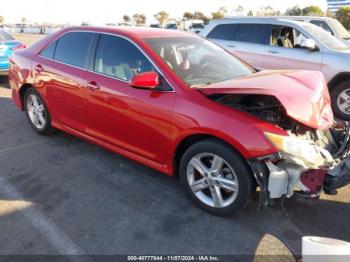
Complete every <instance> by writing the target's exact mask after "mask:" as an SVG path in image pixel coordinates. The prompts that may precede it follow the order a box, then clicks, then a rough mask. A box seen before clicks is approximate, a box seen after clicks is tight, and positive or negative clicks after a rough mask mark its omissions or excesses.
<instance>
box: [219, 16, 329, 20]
mask: <svg viewBox="0 0 350 262" xmlns="http://www.w3.org/2000/svg"><path fill="white" fill-rule="evenodd" d="M230 19H242V20H243V19H247V20H255V19H261V20H266V19H273V20H280V19H283V20H294V19H300V20H304V19H317V20H332V19H334V18H332V17H327V16H233V17H225V18H223V19H222V20H230Z"/></svg>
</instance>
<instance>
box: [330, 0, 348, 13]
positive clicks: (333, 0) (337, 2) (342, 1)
mask: <svg viewBox="0 0 350 262" xmlns="http://www.w3.org/2000/svg"><path fill="white" fill-rule="evenodd" d="M327 3H328V9H329V10H330V11H331V12H333V13H335V12H337V11H338V9H339V8H340V7H343V6H350V0H327Z"/></svg>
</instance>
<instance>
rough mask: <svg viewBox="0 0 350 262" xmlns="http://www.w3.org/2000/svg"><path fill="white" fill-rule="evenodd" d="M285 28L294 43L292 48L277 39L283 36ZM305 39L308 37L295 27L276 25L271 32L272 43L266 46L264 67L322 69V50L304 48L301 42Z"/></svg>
mask: <svg viewBox="0 0 350 262" xmlns="http://www.w3.org/2000/svg"><path fill="white" fill-rule="evenodd" d="M283 28H288V31H289V36H288V38H289V41H290V42H291V43H292V45H293V47H292V48H290V47H284V46H282V45H281V44H280V45H279V44H278V41H277V39H278V38H281V32H282V30H283ZM305 39H307V37H306V36H304V35H303V34H302V33H301V32H299V31H298V30H297V29H295V28H293V27H290V26H284V25H274V26H273V27H272V28H271V32H270V43H269V44H268V45H267V46H266V49H265V50H266V51H265V52H264V55H263V69H301V70H315V71H320V70H321V63H322V52H321V51H320V50H314V51H311V50H309V49H305V48H302V47H301V46H300V44H301V42H302V41H304V40H305ZM279 42H281V41H279Z"/></svg>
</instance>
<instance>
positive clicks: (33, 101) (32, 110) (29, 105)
mask: <svg viewBox="0 0 350 262" xmlns="http://www.w3.org/2000/svg"><path fill="white" fill-rule="evenodd" d="M23 104H24V110H25V113H26V116H27V118H28V120H29V123H30V125H31V127H32V128H33V129H34V130H35V131H36V132H37V133H39V134H40V135H49V134H51V133H52V132H53V130H54V129H53V128H52V126H51V116H50V113H49V111H48V109H47V106H46V104H45V102H44V100H43V99H42V97H41V95H40V94H39V92H37V91H36V90H35V89H34V88H29V89H27V90H26V92H25V94H24V100H23Z"/></svg>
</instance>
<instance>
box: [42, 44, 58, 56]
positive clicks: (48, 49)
mask: <svg viewBox="0 0 350 262" xmlns="http://www.w3.org/2000/svg"><path fill="white" fill-rule="evenodd" d="M56 44H57V41H55V42H53V43H51V44H50V45H49V46H48V47H46V48H45V49H44V50H43V51H42V52H41V53H40V55H41V56H43V57H46V58H50V59H53V56H54V53H55V49H56Z"/></svg>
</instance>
